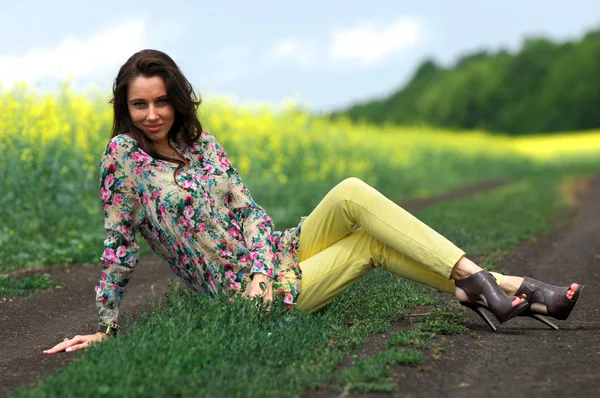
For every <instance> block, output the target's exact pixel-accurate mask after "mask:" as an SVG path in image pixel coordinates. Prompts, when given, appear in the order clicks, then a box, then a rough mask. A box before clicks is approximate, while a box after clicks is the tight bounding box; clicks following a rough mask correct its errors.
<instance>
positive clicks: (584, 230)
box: [373, 178, 600, 397]
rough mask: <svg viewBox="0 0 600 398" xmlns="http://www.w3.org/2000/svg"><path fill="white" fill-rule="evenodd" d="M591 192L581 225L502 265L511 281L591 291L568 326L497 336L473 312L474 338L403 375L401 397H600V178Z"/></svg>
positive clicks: (529, 323)
mask: <svg viewBox="0 0 600 398" xmlns="http://www.w3.org/2000/svg"><path fill="white" fill-rule="evenodd" d="M586 191H587V192H584V193H583V194H582V195H581V196H580V204H579V206H578V211H577V213H576V215H575V217H574V220H571V221H570V222H565V223H563V225H559V226H557V229H556V230H555V231H554V232H552V233H550V234H548V235H545V236H542V237H539V238H538V239H537V240H536V241H535V242H529V243H522V244H520V245H519V246H518V247H517V248H516V249H515V250H514V251H513V252H512V253H511V254H510V255H509V256H506V257H505V258H504V259H502V261H500V262H499V264H497V267H498V269H501V270H503V271H506V272H508V273H512V274H516V275H526V276H530V277H533V278H538V279H543V280H544V281H546V282H548V283H553V284H560V285H566V284H568V283H570V282H571V281H576V282H579V283H582V284H584V285H585V290H584V291H583V292H582V295H581V297H580V300H579V302H578V303H577V306H576V307H575V309H574V310H573V312H572V313H571V316H570V317H569V319H568V320H567V321H557V324H558V326H559V327H560V330H552V329H550V328H548V327H547V326H545V325H543V324H542V323H539V322H537V321H535V320H533V319H530V318H519V319H516V320H511V321H509V322H508V323H506V324H504V325H501V327H500V328H499V330H498V332H496V333H492V332H490V331H489V330H488V329H487V327H486V326H485V325H484V324H483V322H482V321H481V320H480V319H479V317H477V315H475V314H474V313H472V312H470V313H469V314H468V315H467V317H466V320H465V322H466V324H467V326H468V327H469V329H470V330H471V331H472V332H473V333H470V334H465V335H460V336H456V337H451V338H447V339H446V340H447V341H446V344H445V346H446V352H445V354H444V359H443V360H441V361H433V360H431V361H429V363H428V365H427V366H430V369H428V370H427V371H425V372H422V371H418V370H414V369H403V370H404V372H403V375H402V377H401V380H400V389H399V391H398V393H396V394H394V395H395V396H400V397H483V396H486V397H571V396H575V397H593V396H599V395H600V318H599V316H598V315H599V306H600V290H599V289H598V286H599V285H600V178H595V179H593V180H592V181H590V184H589V185H588V187H587V189H586ZM517 203H518V199H517V200H516V201H515V205H516V204H517ZM507 205H512V204H507ZM373 396H378V397H381V396H388V395H384V394H377V395H373Z"/></svg>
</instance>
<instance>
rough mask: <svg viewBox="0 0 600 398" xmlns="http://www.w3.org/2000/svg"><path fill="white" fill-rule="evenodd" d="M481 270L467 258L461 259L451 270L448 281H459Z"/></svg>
mask: <svg viewBox="0 0 600 398" xmlns="http://www.w3.org/2000/svg"><path fill="white" fill-rule="evenodd" d="M482 270H483V268H481V267H480V266H478V265H477V264H475V263H474V262H473V261H471V260H469V259H468V258H467V257H462V258H461V259H460V260H458V262H457V263H456V264H455V265H454V268H452V273H451V274H450V279H453V280H455V281H456V280H460V279H465V278H468V277H469V276H471V275H473V274H476V273H478V272H479V271H482Z"/></svg>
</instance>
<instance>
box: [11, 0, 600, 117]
mask: <svg viewBox="0 0 600 398" xmlns="http://www.w3.org/2000/svg"><path fill="white" fill-rule="evenodd" d="M0 21H1V23H0V37H2V40H0V82H2V83H3V85H4V87H10V86H11V85H12V84H14V82H15V81H25V82H27V83H29V84H33V85H37V86H38V87H39V88H40V90H51V89H53V88H55V87H57V83H56V82H58V81H60V80H61V79H64V78H65V77H66V76H69V77H70V78H71V79H72V82H73V85H74V87H75V88H76V89H78V90H83V89H87V88H89V87H96V88H100V89H102V90H107V92H108V89H109V87H110V85H111V83H112V80H113V79H114V76H115V75H116V72H117V70H118V68H119V66H120V65H121V64H122V63H123V62H124V61H125V60H126V59H127V58H128V57H129V56H130V55H131V54H132V53H134V52H135V51H137V50H139V49H142V48H156V49H160V50H162V51H165V52H167V53H168V54H169V55H171V56H172V57H173V58H174V59H175V61H176V62H177V63H178V64H179V66H180V67H181V68H182V70H183V71H184V73H185V74H186V76H187V77H188V79H189V80H190V81H191V82H192V84H193V85H194V86H195V87H196V88H197V90H199V91H200V93H201V95H202V97H203V99H204V100H205V101H210V100H211V99H214V98H216V97H218V96H221V95H230V96H233V98H235V99H236V100H238V101H240V102H268V103H274V104H277V103H281V101H283V100H284V99H294V100H295V101H297V102H300V103H302V104H304V105H305V106H308V107H310V108H312V109H313V110H316V111H326V110H331V109H336V108H340V107H343V106H346V105H348V104H351V103H354V102H357V101H364V100H367V99H370V98H374V97H378V96H382V95H386V94H388V93H390V92H391V91H393V90H395V89H397V88H398V87H400V86H402V85H403V84H404V83H405V82H406V81H407V79H409V78H410V75H411V73H412V72H413V71H414V70H415V68H416V67H417V66H418V65H419V64H420V62H422V61H423V59H425V58H427V57H432V58H434V59H436V60H438V61H439V62H441V63H444V64H450V63H451V62H453V61H454V60H456V58H457V57H458V56H460V55H461V54H464V53H466V52H470V51H473V50H478V49H482V48H486V49H490V50H497V49H499V48H501V47H504V48H509V49H512V50H515V49H517V48H518V46H519V45H520V43H522V41H523V38H524V37H526V36H531V35H545V36H547V37H550V38H553V39H558V40H566V39H574V38H577V37H580V36H581V35H582V34H583V33H584V32H586V31H588V30H590V29H594V28H598V27H600V1H598V0H571V1H563V0H560V1H557V0H546V1H539V0H529V1H515V0H504V1H491V0H490V1H477V0H455V1H444V0H438V1H432V0H420V1H410V2H409V1H400V0H395V1H387V0H386V1H384V0H371V1H364V0H363V1H338V0H331V1H327V0H319V1H313V0H304V1H301V2H293V3H292V2H285V1H267V0H256V1H226V0H221V1H210V2H208V1H176V0H171V1H165V0H163V1H155V0H147V1H126V0H102V1H85V0H82V1H75V0H73V1H65V0H53V1H33V0H21V1H15V0H11V1H7V0H0Z"/></svg>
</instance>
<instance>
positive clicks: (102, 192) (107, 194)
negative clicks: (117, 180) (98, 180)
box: [100, 188, 110, 202]
mask: <svg viewBox="0 0 600 398" xmlns="http://www.w3.org/2000/svg"><path fill="white" fill-rule="evenodd" d="M100 197H101V198H102V200H103V201H104V202H106V201H107V200H108V199H109V198H110V191H109V190H108V189H104V188H101V189H100Z"/></svg>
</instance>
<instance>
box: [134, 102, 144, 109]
mask: <svg viewBox="0 0 600 398" xmlns="http://www.w3.org/2000/svg"><path fill="white" fill-rule="evenodd" d="M144 105H146V104H145V103H143V102H134V103H133V106H135V107H136V108H141V107H142V106H144Z"/></svg>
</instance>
